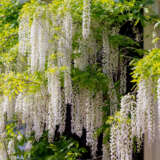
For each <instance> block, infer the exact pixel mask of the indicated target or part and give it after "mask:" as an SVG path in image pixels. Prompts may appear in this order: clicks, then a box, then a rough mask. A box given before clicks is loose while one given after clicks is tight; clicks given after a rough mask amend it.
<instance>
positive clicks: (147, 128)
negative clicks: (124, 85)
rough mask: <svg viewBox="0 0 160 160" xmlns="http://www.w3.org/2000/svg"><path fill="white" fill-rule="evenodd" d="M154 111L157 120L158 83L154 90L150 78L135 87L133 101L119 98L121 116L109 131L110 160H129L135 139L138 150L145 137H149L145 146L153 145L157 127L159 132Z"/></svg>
mask: <svg viewBox="0 0 160 160" xmlns="http://www.w3.org/2000/svg"><path fill="white" fill-rule="evenodd" d="M156 90H157V94H156ZM156 95H157V98H156ZM156 110H157V111H158V119H159V80H158V86H157V87H156V85H155V82H154V81H153V80H152V79H151V78H149V79H148V80H141V81H140V82H139V84H138V91H137V96H136V101H134V100H133V98H132V96H130V95H126V96H124V97H123V98H122V100H121V110H120V115H119V116H118V120H117V121H116V122H115V123H113V125H112V127H111V140H110V150H111V159H112V160H123V159H127V160H132V145H133V138H134V137H136V139H137V145H138V148H139V147H141V143H142V141H143V137H144V135H147V137H148V138H147V140H148V144H150V145H152V143H153V142H154V141H155V132H156V126H158V127H157V129H159V121H158V122H157V120H156V116H155V115H156ZM115 118H116V117H115Z"/></svg>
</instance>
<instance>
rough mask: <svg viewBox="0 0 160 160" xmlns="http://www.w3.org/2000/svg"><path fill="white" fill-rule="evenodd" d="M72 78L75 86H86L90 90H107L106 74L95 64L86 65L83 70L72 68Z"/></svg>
mask: <svg viewBox="0 0 160 160" xmlns="http://www.w3.org/2000/svg"><path fill="white" fill-rule="evenodd" d="M72 80H73V83H74V85H75V87H76V88H86V89H89V90H90V91H94V92H97V91H103V92H106V91H107V86H108V85H107V83H108V78H107V76H106V75H105V74H104V73H102V71H101V69H100V68H98V67H96V66H88V67H87V68H86V69H85V71H81V70H79V69H77V68H76V69H73V70H72Z"/></svg>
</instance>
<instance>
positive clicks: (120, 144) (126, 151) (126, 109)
mask: <svg viewBox="0 0 160 160" xmlns="http://www.w3.org/2000/svg"><path fill="white" fill-rule="evenodd" d="M135 104H136V102H135V101H134V99H133V96H131V95H126V96H124V97H123V98H122V100H121V110H120V115H119V117H118V120H117V121H116V122H114V124H113V125H112V127H111V138H110V151H111V160H122V159H123V160H124V159H125V160H131V159H132V144H133V142H132V141H133V135H132V126H131V123H130V121H129V117H128V116H129V115H130V114H131V116H132V113H131V111H134V108H135ZM131 118H132V117H131Z"/></svg>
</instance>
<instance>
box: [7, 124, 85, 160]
mask: <svg viewBox="0 0 160 160" xmlns="http://www.w3.org/2000/svg"><path fill="white" fill-rule="evenodd" d="M23 129H24V128H23V127H21V129H20V128H17V127H16V125H15V123H14V122H10V123H8V125H7V126H6V131H7V132H6V133H7V141H8V142H9V141H10V140H12V139H14V142H15V154H14V155H16V157H17V160H22V159H25V160H37V159H38V160H60V159H63V160H76V159H77V158H78V157H80V156H82V154H83V153H86V149H85V148H81V147H80V146H79V143H78V142H77V141H75V140H73V139H71V138H67V137H60V138H59V139H58V140H55V141H54V142H53V143H49V142H48V135H47V132H45V133H44V134H43V136H42V137H41V139H40V140H39V141H36V140H35V139H34V136H33V137H29V138H26V137H24V135H23V134H22V133H23ZM27 142H31V143H32V147H31V149H30V150H27V149H26V145H27Z"/></svg>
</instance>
